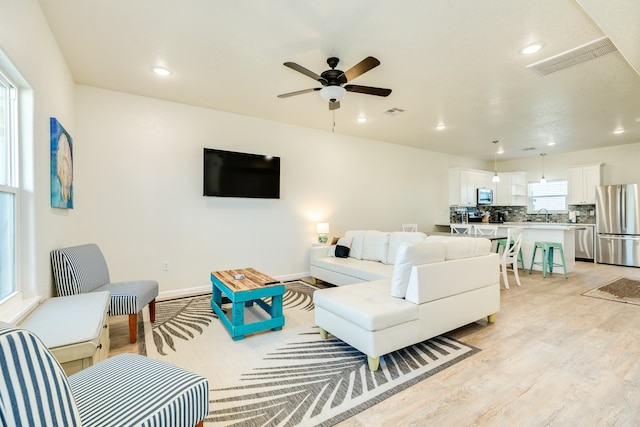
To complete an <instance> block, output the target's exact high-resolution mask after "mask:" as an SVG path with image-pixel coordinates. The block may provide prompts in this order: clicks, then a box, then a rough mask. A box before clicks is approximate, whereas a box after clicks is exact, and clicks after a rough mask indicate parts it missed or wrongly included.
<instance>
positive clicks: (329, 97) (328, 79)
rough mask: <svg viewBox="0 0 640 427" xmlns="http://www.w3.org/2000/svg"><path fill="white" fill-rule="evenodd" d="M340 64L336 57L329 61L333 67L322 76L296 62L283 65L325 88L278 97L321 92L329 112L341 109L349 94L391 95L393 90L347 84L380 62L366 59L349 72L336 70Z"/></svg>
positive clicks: (369, 58) (279, 96)
mask: <svg viewBox="0 0 640 427" xmlns="http://www.w3.org/2000/svg"><path fill="white" fill-rule="evenodd" d="M338 62H340V60H339V59H338V58H336V57H331V58H329V59H327V64H329V67H331V69H330V70H326V71H324V72H322V73H321V74H316V73H314V72H313V71H311V70H308V69H306V68H304V67H303V66H301V65H298V64H296V63H295V62H285V63H284V64H283V65H284V66H285V67H289V68H291V69H292V70H295V71H297V72H299V73H302V74H304V75H305V76H307V77H310V78H312V79H314V80H316V81H317V82H318V83H320V84H321V85H322V86H323V87H322V88H318V87H316V88H311V89H303V90H298V91H295V92H289V93H283V94H281V95H278V98H288V97H290V96H294V95H302V94H303V93H309V92H315V91H320V97H322V99H324V100H325V101H327V102H328V103H329V110H336V109H338V108H340V100H341V99H343V98H344V97H345V95H346V94H347V92H356V93H363V94H365V95H375V96H389V94H390V93H391V89H383V88H379V87H371V86H359V85H352V84H347V83H348V82H350V81H352V80H353V79H355V78H356V77H359V76H361V75H362V74H364V73H366V72H367V71H369V70H371V69H373V68H375V67H377V66H378V65H380V61H378V60H377V59H376V58H374V57H373V56H368V57H366V58H365V59H363V60H362V61H360V62H359V63H358V64H356V65H354V66H353V67H351V68H350V69H348V70H347V71H342V70H338V69H336V67H337V66H338Z"/></svg>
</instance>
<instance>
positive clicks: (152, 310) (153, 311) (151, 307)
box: [149, 298, 156, 323]
mask: <svg viewBox="0 0 640 427" xmlns="http://www.w3.org/2000/svg"><path fill="white" fill-rule="evenodd" d="M149 320H151V323H153V322H155V321H156V299H155V298H154V299H153V300H152V301H151V302H150V303H149Z"/></svg>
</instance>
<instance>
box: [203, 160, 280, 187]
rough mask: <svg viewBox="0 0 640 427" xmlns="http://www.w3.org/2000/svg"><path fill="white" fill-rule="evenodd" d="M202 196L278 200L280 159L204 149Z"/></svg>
mask: <svg viewBox="0 0 640 427" xmlns="http://www.w3.org/2000/svg"><path fill="white" fill-rule="evenodd" d="M203 178H204V185H203V194H204V195H205V196H217V197H251V198H261V199H279V198H280V157H275V156H264V155H261V154H249V153H236V152H234V151H224V150H215V149H212V148H205V149H204V173H203Z"/></svg>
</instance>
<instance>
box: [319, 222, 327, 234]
mask: <svg viewBox="0 0 640 427" xmlns="http://www.w3.org/2000/svg"><path fill="white" fill-rule="evenodd" d="M316 231H317V233H318V234H329V223H328V222H319V223H318V224H316Z"/></svg>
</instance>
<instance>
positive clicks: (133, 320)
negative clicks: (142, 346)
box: [129, 314, 138, 344]
mask: <svg viewBox="0 0 640 427" xmlns="http://www.w3.org/2000/svg"><path fill="white" fill-rule="evenodd" d="M137 340H138V315H137V314H130V315H129V342H130V343H131V344H133V343H135V342H136V341H137Z"/></svg>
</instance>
